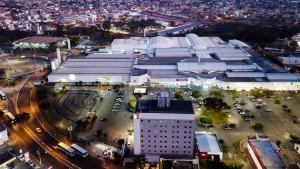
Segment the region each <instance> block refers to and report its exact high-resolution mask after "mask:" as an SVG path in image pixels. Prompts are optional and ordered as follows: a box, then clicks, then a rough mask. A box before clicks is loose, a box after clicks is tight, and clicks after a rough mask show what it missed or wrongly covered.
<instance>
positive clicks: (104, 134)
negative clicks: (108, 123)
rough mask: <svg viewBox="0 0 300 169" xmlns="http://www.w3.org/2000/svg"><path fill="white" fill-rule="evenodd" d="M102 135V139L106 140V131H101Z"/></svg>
mask: <svg viewBox="0 0 300 169" xmlns="http://www.w3.org/2000/svg"><path fill="white" fill-rule="evenodd" d="M102 137H103V140H104V141H106V140H107V134H106V133H103V134H102Z"/></svg>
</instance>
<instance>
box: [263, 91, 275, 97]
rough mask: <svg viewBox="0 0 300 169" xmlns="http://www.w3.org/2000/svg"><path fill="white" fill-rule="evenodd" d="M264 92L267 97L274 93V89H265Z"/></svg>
mask: <svg viewBox="0 0 300 169" xmlns="http://www.w3.org/2000/svg"><path fill="white" fill-rule="evenodd" d="M263 94H264V95H265V96H267V97H270V96H273V95H274V91H272V90H263Z"/></svg>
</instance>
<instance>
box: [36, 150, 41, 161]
mask: <svg viewBox="0 0 300 169" xmlns="http://www.w3.org/2000/svg"><path fill="white" fill-rule="evenodd" d="M36 153H37V155H38V156H39V160H40V165H42V159H41V153H40V148H38V149H37V151H36Z"/></svg>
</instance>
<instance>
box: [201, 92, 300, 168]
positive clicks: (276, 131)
mask: <svg viewBox="0 0 300 169" xmlns="http://www.w3.org/2000/svg"><path fill="white" fill-rule="evenodd" d="M223 95H224V97H223V98H224V101H225V102H226V103H228V105H230V106H231V111H230V112H229V123H234V124H236V127H235V128H234V129H228V128H226V129H225V128H224V125H215V126H214V127H213V128H203V127H199V126H198V127H197V130H206V131H210V132H213V133H216V134H217V135H218V137H219V138H220V139H222V140H224V143H225V144H226V145H227V146H228V147H229V151H228V153H227V154H226V155H225V158H228V159H233V158H235V157H237V158H239V155H238V154H239V152H238V151H237V150H236V149H235V148H234V144H237V143H238V142H240V141H241V140H243V139H246V138H247V137H248V136H250V135H255V134H256V133H259V134H265V135H267V136H268V137H269V138H270V139H271V140H273V141H277V140H279V141H280V142H281V145H280V147H281V148H282V157H283V159H284V161H285V162H286V163H287V164H293V163H295V162H299V161H300V155H299V154H297V153H296V151H295V150H294V148H293V144H292V143H291V142H290V141H289V140H290V134H294V135H298V136H299V135H300V124H299V121H298V120H299V117H300V113H299V111H298V109H299V108H300V106H299V105H298V104H299V103H300V95H299V94H290V93H287V92H275V93H274V95H273V97H260V98H256V97H253V96H251V95H250V94H249V92H240V93H239V96H238V97H236V96H234V95H232V94H231V93H229V92H223ZM277 100H279V101H277ZM200 114H201V111H196V116H200ZM256 123H261V124H263V130H261V131H260V130H254V129H253V126H254V124H256Z"/></svg>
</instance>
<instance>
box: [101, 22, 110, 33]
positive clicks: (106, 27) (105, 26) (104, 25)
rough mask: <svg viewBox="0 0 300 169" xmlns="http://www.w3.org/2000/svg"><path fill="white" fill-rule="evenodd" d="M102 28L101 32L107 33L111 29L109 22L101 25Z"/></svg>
mask: <svg viewBox="0 0 300 169" xmlns="http://www.w3.org/2000/svg"><path fill="white" fill-rule="evenodd" d="M102 28H103V30H106V31H108V30H109V29H110V28H111V21H110V20H106V21H104V22H103V23H102Z"/></svg>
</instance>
